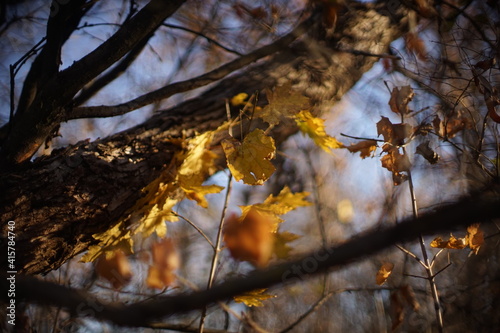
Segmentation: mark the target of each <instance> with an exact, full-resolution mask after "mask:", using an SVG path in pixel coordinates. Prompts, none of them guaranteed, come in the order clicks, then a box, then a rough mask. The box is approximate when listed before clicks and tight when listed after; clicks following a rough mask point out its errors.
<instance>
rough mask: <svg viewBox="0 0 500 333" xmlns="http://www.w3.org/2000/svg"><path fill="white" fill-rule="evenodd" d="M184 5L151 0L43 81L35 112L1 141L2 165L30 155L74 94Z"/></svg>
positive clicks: (60, 118)
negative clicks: (75, 60)
mask: <svg viewBox="0 0 500 333" xmlns="http://www.w3.org/2000/svg"><path fill="white" fill-rule="evenodd" d="M183 3H184V0H176V1H163V0H151V1H150V2H149V3H148V4H147V5H146V6H145V7H144V8H142V9H141V10H140V11H139V12H138V13H137V14H136V15H135V16H134V17H132V18H131V19H130V20H129V21H127V22H125V23H124V24H123V25H122V27H121V28H120V29H119V30H118V31H117V32H116V33H115V34H114V35H113V36H111V37H110V38H109V39H108V40H106V41H105V42H104V43H102V44H101V45H100V46H99V47H98V48H96V49H95V50H94V51H92V52H90V53H89V54H88V55H86V56H85V57H83V58H82V59H80V60H79V61H77V62H75V63H74V64H73V65H72V66H70V67H69V68H67V69H65V70H64V71H62V72H60V73H58V74H56V75H54V76H52V78H51V79H50V80H48V81H47V82H45V84H44V86H43V89H42V90H41V91H37V92H36V94H37V95H36V96H35V98H34V100H33V103H32V104H31V105H30V109H32V110H34V112H30V111H29V110H28V112H27V113H30V114H29V115H28V116H26V117H21V118H20V119H16V122H15V124H14V126H13V128H12V132H11V133H10V136H9V137H8V138H7V140H6V141H5V142H4V144H3V146H2V151H1V153H2V156H1V157H2V158H3V161H2V162H3V164H19V163H22V162H24V161H26V160H28V159H29V158H30V157H31V156H33V154H34V153H35V152H36V151H37V150H38V148H39V147H40V146H41V145H42V143H43V142H44V141H45V139H46V138H47V137H49V135H50V134H51V133H52V131H53V130H54V128H55V127H56V126H57V125H59V124H60V123H61V122H62V121H64V119H65V113H66V111H65V107H67V105H68V104H69V103H70V101H71V99H72V98H73V97H74V96H75V94H76V93H77V92H78V91H79V90H80V89H82V88H83V86H84V85H85V84H87V83H88V82H90V80H92V79H94V78H95V77H97V76H98V75H99V74H101V73H102V72H103V71H104V70H106V69H107V68H109V67H110V66H111V65H113V64H114V63H115V62H116V61H118V60H119V59H121V58H122V57H123V56H124V55H125V54H127V53H128V52H129V51H130V50H131V49H133V48H134V47H135V46H136V45H137V44H138V43H140V41H142V40H144V38H146V37H147V36H148V35H150V34H152V33H153V31H155V30H156V29H157V28H158V26H160V24H161V23H162V22H163V21H164V20H165V19H166V18H167V17H169V16H170V15H172V14H173V13H174V12H175V11H176V10H177V9H178V8H179V7H180V6H181V5H182V4H183Z"/></svg>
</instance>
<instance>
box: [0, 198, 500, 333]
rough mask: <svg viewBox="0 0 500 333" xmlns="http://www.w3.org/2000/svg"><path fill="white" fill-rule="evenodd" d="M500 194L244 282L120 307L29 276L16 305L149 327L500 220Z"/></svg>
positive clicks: (4, 284) (19, 281)
mask: <svg viewBox="0 0 500 333" xmlns="http://www.w3.org/2000/svg"><path fill="white" fill-rule="evenodd" d="M498 207H500V193H499V192H498V189H497V190H496V191H492V190H488V191H484V192H481V193H476V194H474V195H472V196H470V197H468V198H466V199H462V200H460V201H459V202H457V203H455V204H451V205H448V206H444V207H441V208H439V209H437V210H436V211H434V212H431V213H428V214H426V215H423V216H422V217H419V218H417V219H409V220H407V221H404V222H402V223H400V224H397V225H395V226H392V227H388V228H384V229H376V230H372V231H370V232H368V233H366V234H364V235H361V236H358V237H354V238H353V239H351V240H350V241H348V242H346V243H344V244H342V245H338V246H333V247H330V248H328V249H317V250H316V251H315V252H313V253H309V254H307V255H304V256H301V257H299V258H297V259H295V260H293V261H290V262H286V263H283V264H278V265H275V266H272V267H269V268H268V269H265V270H255V271H253V272H251V273H249V274H248V275H247V276H246V277H243V278H236V279H232V280H229V281H226V282H224V283H222V284H220V285H217V286H215V287H213V288H211V289H209V290H206V291H198V292H192V293H189V294H181V295H176V296H166V297H159V298H156V299H154V300H148V301H144V302H138V303H135V304H130V305H124V304H118V303H105V302H102V301H100V300H98V299H96V298H95V297H93V296H90V295H88V294H86V293H83V292H80V291H77V290H73V289H69V288H67V287H64V286H60V285H57V284H54V283H51V282H45V281H41V280H38V279H36V278H33V277H29V276H21V275H20V276H17V277H16V302H19V301H26V302H30V303H38V304H43V305H52V306H61V307H63V308H65V309H67V310H68V311H69V312H70V313H71V314H72V315H74V316H84V315H85V316H89V315H90V316H92V317H94V318H96V319H103V320H109V321H111V322H113V323H115V324H118V325H123V326H150V325H151V324H152V323H154V322H156V321H159V320H161V318H163V317H165V316H169V315H173V314H179V313H184V312H188V311H192V310H197V309H200V308H202V307H204V306H206V305H209V304H212V303H214V302H217V301H221V300H225V299H229V298H231V297H233V296H235V295H239V294H242V293H243V292H246V291H250V290H254V289H257V288H267V287H270V286H272V285H276V284H282V283H292V282H300V281H302V280H304V279H306V278H308V277H310V276H313V275H317V274H320V273H322V272H325V271H327V270H329V269H332V268H338V267H341V266H344V265H347V264H350V263H352V262H354V261H356V260H360V259H362V258H364V257H366V256H368V255H372V254H375V253H377V252H378V251H380V250H382V249H384V248H387V247H389V246H391V245H393V244H396V243H400V242H406V241H411V240H414V239H415V238H416V237H418V235H419V234H424V235H429V234H432V233H435V232H437V231H443V230H452V229H455V228H458V227H464V226H466V225H470V224H472V223H477V222H489V221H491V220H492V219H498V218H500V210H499V209H498ZM0 284H1V289H2V290H1V295H2V298H4V299H5V298H6V297H7V291H8V289H9V281H8V280H7V279H6V277H5V276H4V277H2V279H1V282H0Z"/></svg>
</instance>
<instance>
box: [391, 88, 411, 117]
mask: <svg viewBox="0 0 500 333" xmlns="http://www.w3.org/2000/svg"><path fill="white" fill-rule="evenodd" d="M413 96H415V93H414V92H413V89H412V88H411V87H410V86H404V87H401V89H400V88H398V87H394V88H393V89H392V93H391V99H390V100H389V106H390V107H391V110H392V112H395V113H398V114H403V115H404V114H408V113H409V112H410V111H411V110H410V109H409V108H408V103H410V101H411V100H412V99H413Z"/></svg>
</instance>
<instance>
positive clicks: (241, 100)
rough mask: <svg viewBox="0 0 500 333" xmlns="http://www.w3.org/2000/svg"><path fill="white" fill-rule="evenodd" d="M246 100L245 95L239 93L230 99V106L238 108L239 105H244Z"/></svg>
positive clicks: (246, 95)
mask: <svg viewBox="0 0 500 333" xmlns="http://www.w3.org/2000/svg"><path fill="white" fill-rule="evenodd" d="M247 98H248V94H247V93H239V94H238V95H236V96H234V97H233V98H231V105H232V106H240V105H245V104H246V103H247V102H246V99H247Z"/></svg>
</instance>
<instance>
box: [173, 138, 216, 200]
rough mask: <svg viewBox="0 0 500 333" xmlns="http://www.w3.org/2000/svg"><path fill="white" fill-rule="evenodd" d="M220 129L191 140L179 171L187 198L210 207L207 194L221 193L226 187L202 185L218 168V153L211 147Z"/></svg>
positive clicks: (179, 181) (180, 183)
mask: <svg viewBox="0 0 500 333" xmlns="http://www.w3.org/2000/svg"><path fill="white" fill-rule="evenodd" d="M218 130H219V129H217V130H215V131H210V132H206V133H203V134H200V135H197V136H196V137H194V138H193V139H191V140H189V143H188V146H189V150H188V151H187V153H184V154H183V155H184V156H183V158H184V160H183V162H182V164H181V166H180V167H179V170H178V171H177V181H178V183H179V185H180V187H181V189H182V190H183V191H184V192H185V193H186V195H187V198H188V199H191V200H195V201H196V202H197V203H198V204H199V205H200V206H202V207H203V208H207V207H208V202H207V200H206V199H205V195H206V194H211V193H219V192H220V191H222V190H223V189H224V188H223V187H222V186H217V185H208V186H203V185H202V184H203V182H204V180H205V178H206V176H207V175H208V174H212V173H213V172H214V171H215V170H216V166H215V159H216V158H217V154H215V153H214V152H212V151H210V150H209V148H210V144H211V142H212V138H213V135H214V134H215V133H216V132H217V131H218Z"/></svg>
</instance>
